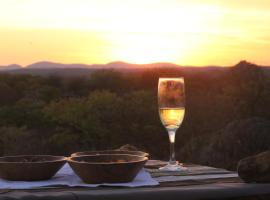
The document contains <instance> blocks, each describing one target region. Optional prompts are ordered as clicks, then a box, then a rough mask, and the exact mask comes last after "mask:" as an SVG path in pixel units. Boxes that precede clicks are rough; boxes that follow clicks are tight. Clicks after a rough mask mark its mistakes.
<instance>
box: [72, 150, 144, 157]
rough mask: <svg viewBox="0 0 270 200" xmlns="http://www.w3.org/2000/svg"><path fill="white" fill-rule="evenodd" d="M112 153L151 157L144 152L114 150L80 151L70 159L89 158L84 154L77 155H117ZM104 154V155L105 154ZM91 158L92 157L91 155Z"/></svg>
mask: <svg viewBox="0 0 270 200" xmlns="http://www.w3.org/2000/svg"><path fill="white" fill-rule="evenodd" d="M112 151H115V152H119V153H116V155H117V154H126V155H135V154H129V153H135V152H137V153H141V154H142V155H141V156H142V157H148V156H149V153H146V152H144V151H130V150H117V149H113V150H109V149H107V150H94V151H91V150H90V151H78V152H74V153H72V154H71V155H70V157H77V156H87V154H84V155H76V154H83V153H96V155H107V154H108V155H115V154H110V153H109V152H112ZM103 152H104V153H103ZM121 152H126V153H121ZM89 156H91V155H89ZM135 156H139V155H135Z"/></svg>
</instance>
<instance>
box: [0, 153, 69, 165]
mask: <svg viewBox="0 0 270 200" xmlns="http://www.w3.org/2000/svg"><path fill="white" fill-rule="evenodd" d="M28 156H29V157H31V156H32V157H43V156H47V157H52V158H59V159H57V160H47V161H46V160H45V161H36V162H21V161H14V162H13V161H1V159H5V158H20V157H28ZM63 161H67V157H65V156H53V155H16V156H2V157H0V164H11V163H12V164H34V163H39V164H40V163H55V162H63Z"/></svg>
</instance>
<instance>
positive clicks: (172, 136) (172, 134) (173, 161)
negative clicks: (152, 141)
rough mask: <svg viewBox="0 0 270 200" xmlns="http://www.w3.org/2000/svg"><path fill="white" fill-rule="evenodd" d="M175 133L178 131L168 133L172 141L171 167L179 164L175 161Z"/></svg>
mask: <svg viewBox="0 0 270 200" xmlns="http://www.w3.org/2000/svg"><path fill="white" fill-rule="evenodd" d="M175 132H176V130H173V131H172V130H169V131H168V135H169V139H170V160H169V164H170V165H176V164H177V162H176V160H175V152H174V141H175Z"/></svg>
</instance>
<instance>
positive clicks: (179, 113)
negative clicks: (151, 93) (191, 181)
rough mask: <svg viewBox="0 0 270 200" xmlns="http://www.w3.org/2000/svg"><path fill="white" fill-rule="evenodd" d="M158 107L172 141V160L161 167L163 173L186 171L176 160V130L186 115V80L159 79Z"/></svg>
mask: <svg viewBox="0 0 270 200" xmlns="http://www.w3.org/2000/svg"><path fill="white" fill-rule="evenodd" d="M158 107H159V116H160V119H161V122H162V124H163V125H164V126H165V128H166V129H167V131H168V135H169V140H170V160H169V162H168V164H167V165H166V166H164V167H161V168H160V170H162V171H182V170H186V168H185V167H182V166H180V165H179V164H178V162H177V161H176V160H175V152H174V142H175V134H176V130H177V129H178V128H179V127H180V125H181V124H182V122H183V119H184V115H185V88H184V78H182V77H181V78H159V81H158Z"/></svg>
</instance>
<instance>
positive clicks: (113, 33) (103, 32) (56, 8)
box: [0, 0, 270, 66]
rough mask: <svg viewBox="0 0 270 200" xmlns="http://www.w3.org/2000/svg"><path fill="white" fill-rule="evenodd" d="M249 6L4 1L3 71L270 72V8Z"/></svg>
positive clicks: (0, 17) (0, 23) (0, 15)
mask: <svg viewBox="0 0 270 200" xmlns="http://www.w3.org/2000/svg"><path fill="white" fill-rule="evenodd" d="M240 2H242V4H241V6H240ZM244 2H246V1H243V0H241V1H239V2H238V3H237V2H233V3H232V2H228V1H225V0H224V1H219V2H215V3H213V1H210V0H206V1H204V2H203V3H202V2H201V1H198V0H192V1H188V2H187V1H177V0H169V1H164V0H156V1H143V0H136V1H135V0H128V1H126V0H115V1H110V0H100V1H94V0H88V1H86V0H76V1H75V0H69V1H64V0H56V1H54V0H47V1H41V0H38V1H36V0H24V1H20V0H10V1H0V34H1V37H0V42H1V46H0V54H1V61H0V64H1V65H5V64H11V63H18V64H22V65H27V64H30V63H33V62H36V61H41V60H50V61H55V62H63V63H74V62H75V63H89V64H91V63H107V62H112V61H116V60H121V61H126V62H132V63H152V62H173V63H177V64H183V65H197V66H203V65H210V64H218V65H231V64H234V63H236V62H238V61H239V60H241V59H247V60H250V61H252V62H256V63H259V64H270V61H269V60H268V52H269V51H270V46H269V38H268V35H269V33H270V30H269V29H268V28H267V27H268V25H269V20H270V14H269V13H270V12H268V11H269V10H268V9H270V3H268V1H264V0H261V1H260V2H261V3H260V4H259V3H256V4H255V3H252V2H251V1H248V2H247V3H244Z"/></svg>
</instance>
